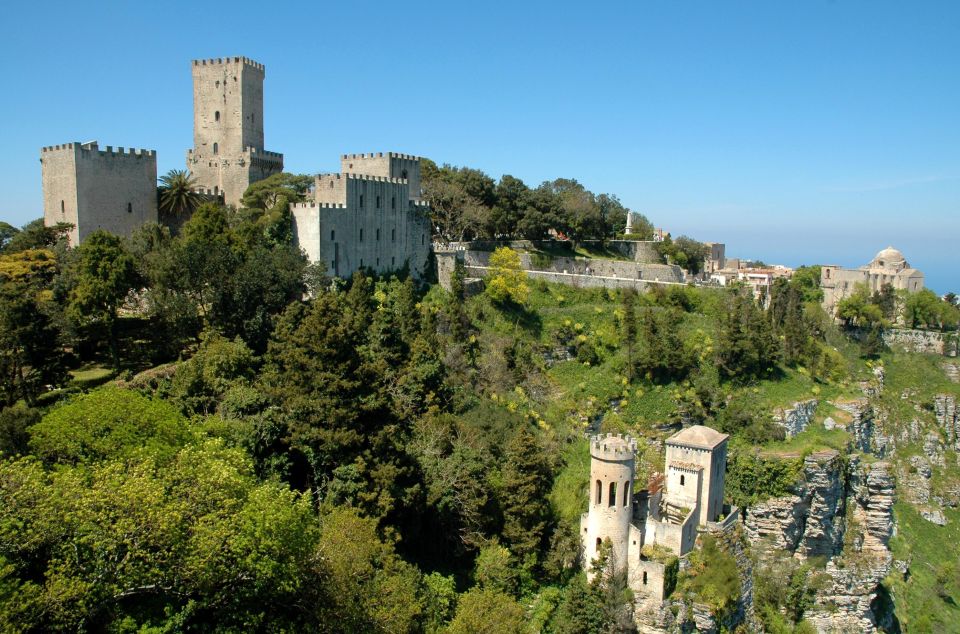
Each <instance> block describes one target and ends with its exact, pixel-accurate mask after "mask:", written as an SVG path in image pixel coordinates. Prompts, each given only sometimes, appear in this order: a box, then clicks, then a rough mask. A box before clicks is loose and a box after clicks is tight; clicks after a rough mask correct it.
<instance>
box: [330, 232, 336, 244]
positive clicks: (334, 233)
mask: <svg viewBox="0 0 960 634" xmlns="http://www.w3.org/2000/svg"><path fill="white" fill-rule="evenodd" d="M336 236H337V232H336V231H334V230H333V229H331V230H330V241H331V242H332V241H333V240H334V239H336Z"/></svg>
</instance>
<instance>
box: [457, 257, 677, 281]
mask: <svg viewBox="0 0 960 634" xmlns="http://www.w3.org/2000/svg"><path fill="white" fill-rule="evenodd" d="M463 253H464V263H465V264H466V265H467V266H476V267H486V266H489V264H490V256H491V255H492V252H490V251H475V250H466V251H464V252H463ZM520 266H521V267H522V268H523V269H524V270H527V271H542V272H546V273H566V274H573V275H596V276H599V277H612V278H626V279H631V280H645V281H653V282H674V283H682V282H683V270H682V269H681V268H680V267H678V266H676V265H673V264H649V263H643V262H626V261H623V260H607V259H602V258H580V257H577V258H570V257H562V256H558V257H552V256H539V255H538V254H531V253H526V252H521V253H520Z"/></svg>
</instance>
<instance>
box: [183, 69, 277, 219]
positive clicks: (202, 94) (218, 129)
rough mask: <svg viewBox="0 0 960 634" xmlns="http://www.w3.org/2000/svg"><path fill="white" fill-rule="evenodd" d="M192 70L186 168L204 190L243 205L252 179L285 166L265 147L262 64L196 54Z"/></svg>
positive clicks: (260, 178)
mask: <svg viewBox="0 0 960 634" xmlns="http://www.w3.org/2000/svg"><path fill="white" fill-rule="evenodd" d="M192 70H193V149H192V150H188V151H187V169H188V170H189V171H190V173H191V174H192V175H193V177H194V178H195V179H196V181H197V185H198V187H199V188H200V189H201V190H203V191H204V192H207V193H211V194H215V195H219V196H223V200H224V202H225V203H226V204H228V205H238V206H239V204H240V199H241V198H242V197H243V193H244V192H245V191H246V190H247V187H249V186H250V184H251V183H255V182H257V181H259V180H262V179H264V178H266V177H268V176H270V175H271V174H276V173H279V172H282V171H283V155H282V154H278V153H276V152H267V151H266V150H264V149H263V79H264V67H263V64H259V63H257V62H255V61H253V60H251V59H249V58H246V57H223V58H215V59H201V60H194V61H193V62H192Z"/></svg>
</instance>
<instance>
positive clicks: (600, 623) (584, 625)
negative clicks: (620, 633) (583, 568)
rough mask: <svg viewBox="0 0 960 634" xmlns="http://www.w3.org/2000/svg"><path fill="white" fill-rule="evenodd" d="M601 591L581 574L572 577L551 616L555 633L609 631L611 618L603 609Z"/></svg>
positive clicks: (585, 633) (584, 633)
mask: <svg viewBox="0 0 960 634" xmlns="http://www.w3.org/2000/svg"><path fill="white" fill-rule="evenodd" d="M604 603H605V599H604V595H603V591H602V590H601V589H600V588H598V587H597V586H595V585H591V584H588V583H587V580H586V576H585V575H583V574H580V575H577V576H576V577H574V578H573V579H572V580H571V581H570V583H569V585H567V587H566V589H565V590H564V593H563V601H562V602H561V603H560V607H559V608H558V609H557V612H556V614H555V616H554V618H553V622H552V625H553V631H554V632H556V633H557V634H602V633H604V632H607V631H609V628H610V625H611V619H610V617H609V616H608V614H607V612H606V610H605V605H604Z"/></svg>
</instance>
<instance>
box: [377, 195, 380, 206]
mask: <svg viewBox="0 0 960 634" xmlns="http://www.w3.org/2000/svg"><path fill="white" fill-rule="evenodd" d="M377 209H380V197H379V196H377Z"/></svg>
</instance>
